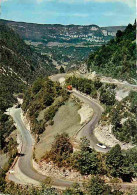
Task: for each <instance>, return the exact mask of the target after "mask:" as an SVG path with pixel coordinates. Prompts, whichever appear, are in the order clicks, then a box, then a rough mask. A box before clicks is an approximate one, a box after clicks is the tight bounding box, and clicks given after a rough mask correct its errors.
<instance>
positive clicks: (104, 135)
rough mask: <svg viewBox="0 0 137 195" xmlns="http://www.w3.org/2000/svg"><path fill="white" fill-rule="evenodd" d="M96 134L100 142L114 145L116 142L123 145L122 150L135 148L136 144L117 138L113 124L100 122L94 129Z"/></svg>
mask: <svg viewBox="0 0 137 195" xmlns="http://www.w3.org/2000/svg"><path fill="white" fill-rule="evenodd" d="M94 135H95V136H96V138H97V139H98V141H99V142H101V143H103V144H104V145H107V146H110V147H113V146H115V145H116V144H119V145H120V146H121V149H122V150H127V149H130V148H133V147H134V146H133V145H132V144H130V143H128V144H127V143H123V142H120V141H119V140H117V139H116V137H115V136H114V135H113V133H112V126H111V125H103V124H99V125H98V127H97V128H96V129H94Z"/></svg>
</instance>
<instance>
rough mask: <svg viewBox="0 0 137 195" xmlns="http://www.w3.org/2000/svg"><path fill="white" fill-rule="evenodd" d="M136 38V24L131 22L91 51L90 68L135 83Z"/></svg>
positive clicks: (136, 76)
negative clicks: (113, 37) (114, 36)
mask: <svg viewBox="0 0 137 195" xmlns="http://www.w3.org/2000/svg"><path fill="white" fill-rule="evenodd" d="M135 39H136V26H135V25H131V24H129V25H128V27H127V28H126V29H125V31H124V32H122V31H118V32H117V34H116V38H115V39H113V40H111V41H110V42H108V44H106V45H103V46H102V47H101V48H100V49H99V50H97V51H96V52H94V53H91V55H90V56H89V59H88V61H87V64H88V69H89V70H91V71H96V72H98V73H101V74H103V75H107V76H111V77H114V78H119V79H122V80H127V81H129V82H132V83H134V81H135V80H134V79H137V75H136V42H135Z"/></svg>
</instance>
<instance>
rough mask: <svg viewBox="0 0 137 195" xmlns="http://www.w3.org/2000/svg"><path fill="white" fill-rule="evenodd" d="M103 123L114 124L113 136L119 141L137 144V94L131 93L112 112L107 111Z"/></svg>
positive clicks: (115, 105) (116, 104)
mask: <svg viewBox="0 0 137 195" xmlns="http://www.w3.org/2000/svg"><path fill="white" fill-rule="evenodd" d="M102 121H104V122H105V121H106V122H107V123H109V124H112V131H113V134H114V135H115V137H116V138H117V139H118V140H120V141H122V142H125V143H129V142H130V143H132V144H137V92H134V91H131V92H130V94H129V96H127V97H126V98H124V99H123V100H122V101H120V102H116V103H115V104H114V106H113V107H112V108H111V110H106V112H105V113H104V114H103V116H102Z"/></svg>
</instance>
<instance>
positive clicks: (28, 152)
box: [8, 75, 126, 188]
mask: <svg viewBox="0 0 137 195" xmlns="http://www.w3.org/2000/svg"><path fill="white" fill-rule="evenodd" d="M61 76H62V75H61ZM61 76H59V75H57V76H55V77H54V79H52V80H54V81H56V80H58V79H60V78H61ZM73 94H74V95H75V96H76V97H78V98H79V99H81V100H82V101H84V102H85V103H87V104H89V106H91V107H92V109H93V110H94V115H93V117H92V120H91V121H90V122H89V123H88V124H86V125H85V126H84V127H83V128H82V129H81V130H80V131H79V133H78V134H77V138H78V139H79V138H81V137H83V136H85V137H86V138H88V139H89V140H90V145H91V147H92V148H95V149H96V150H98V151H100V152H106V151H108V150H109V149H110V148H107V149H102V148H100V147H98V146H96V144H97V143H98V140H97V139H96V137H95V136H94V135H93V130H94V128H95V126H96V125H97V124H98V122H99V120H100V117H101V114H102V107H101V106H100V105H99V104H97V103H96V102H95V101H93V100H91V99H88V98H87V97H85V96H84V95H82V94H80V93H79V92H77V91H73ZM10 115H11V116H12V117H13V120H14V122H15V124H16V126H17V129H18V131H19V133H20V135H21V136H20V137H21V142H22V147H21V148H22V149H21V154H22V155H21V156H19V157H18V160H17V162H16V164H15V166H14V168H13V171H12V172H11V171H10V172H9V174H8V179H9V180H11V181H14V182H15V183H20V184H35V185H39V184H40V183H41V182H43V181H44V180H45V179H46V176H45V175H42V174H40V173H38V172H37V171H36V170H35V169H34V168H33V165H32V157H33V148H34V139H33V137H32V135H31V133H30V131H29V130H28V129H27V128H26V126H25V124H24V122H23V120H22V118H21V108H15V107H13V108H11V109H10ZM51 179H52V181H53V183H52V185H53V186H54V187H58V188H66V187H69V186H71V185H72V184H73V182H72V181H67V180H63V179H56V178H52V177H51ZM124 185H125V184H124ZM125 186H126V185H125Z"/></svg>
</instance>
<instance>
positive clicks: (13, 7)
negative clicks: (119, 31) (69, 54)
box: [0, 0, 136, 26]
mask: <svg viewBox="0 0 137 195" xmlns="http://www.w3.org/2000/svg"><path fill="white" fill-rule="evenodd" d="M135 1H136V0H0V2H1V6H2V14H1V18H3V19H7V20H14V21H24V22H33V23H43V24H55V23H56V24H57V23H58V24H82V25H87V24H97V25H99V26H112V25H127V24H128V23H133V22H134V20H135V17H136V7H135Z"/></svg>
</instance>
